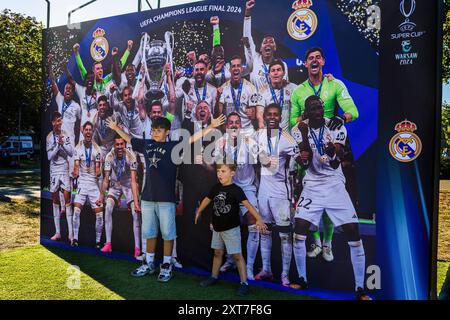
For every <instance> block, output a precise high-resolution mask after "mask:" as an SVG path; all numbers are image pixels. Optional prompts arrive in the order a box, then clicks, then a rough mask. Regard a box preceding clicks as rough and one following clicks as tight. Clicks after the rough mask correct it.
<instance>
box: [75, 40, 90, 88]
mask: <svg viewBox="0 0 450 320" xmlns="http://www.w3.org/2000/svg"><path fill="white" fill-rule="evenodd" d="M73 53H74V54H75V61H76V63H77V67H78V71H80V75H81V79H83V80H84V78H86V75H87V71H86V68H85V67H84V65H83V60H81V56H80V44H79V43H75V44H74V45H73Z"/></svg>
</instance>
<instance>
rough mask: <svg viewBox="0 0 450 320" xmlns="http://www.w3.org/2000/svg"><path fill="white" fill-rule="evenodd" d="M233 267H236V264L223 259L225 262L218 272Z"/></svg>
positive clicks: (226, 270)
mask: <svg viewBox="0 0 450 320" xmlns="http://www.w3.org/2000/svg"><path fill="white" fill-rule="evenodd" d="M233 269H236V265H235V264H234V263H231V262H229V261H225V263H224V264H223V265H222V266H221V267H220V272H228V271H230V270H233Z"/></svg>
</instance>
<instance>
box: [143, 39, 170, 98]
mask: <svg viewBox="0 0 450 320" xmlns="http://www.w3.org/2000/svg"><path fill="white" fill-rule="evenodd" d="M164 40H165V41H162V40H152V41H150V37H149V35H148V34H145V35H144V40H143V41H144V42H143V46H142V61H141V62H142V64H143V65H144V69H145V80H146V82H148V83H149V84H150V88H149V89H148V91H147V93H146V94H145V98H146V99H147V100H150V101H153V100H160V99H161V98H163V97H164V92H163V91H162V90H161V86H162V85H163V83H164V81H165V72H164V66H165V64H166V63H169V64H170V67H171V69H172V68H173V47H174V37H173V34H172V33H171V32H168V31H167V32H166V33H165V34H164ZM171 74H172V77H173V70H172V72H171Z"/></svg>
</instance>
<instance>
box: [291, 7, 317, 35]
mask: <svg viewBox="0 0 450 320" xmlns="http://www.w3.org/2000/svg"><path fill="white" fill-rule="evenodd" d="M312 5H313V3H312V0H296V1H295V2H294V3H293V4H292V9H294V10H295V11H294V12H293V13H292V14H291V16H290V17H289V19H288V21H287V31H288V33H289V35H290V36H291V37H292V38H293V39H295V40H306V39H308V38H309V37H311V36H312V35H313V34H314V32H316V29H317V25H318V22H317V16H316V14H315V13H314V11H312V10H311V9H309V8H310V7H311V6H312Z"/></svg>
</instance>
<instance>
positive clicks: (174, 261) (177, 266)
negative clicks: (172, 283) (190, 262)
mask: <svg viewBox="0 0 450 320" xmlns="http://www.w3.org/2000/svg"><path fill="white" fill-rule="evenodd" d="M170 263H171V264H172V265H173V266H174V267H175V268H177V269H183V265H182V264H181V263H180V262H179V261H178V260H177V257H172V259H171V260H170Z"/></svg>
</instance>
